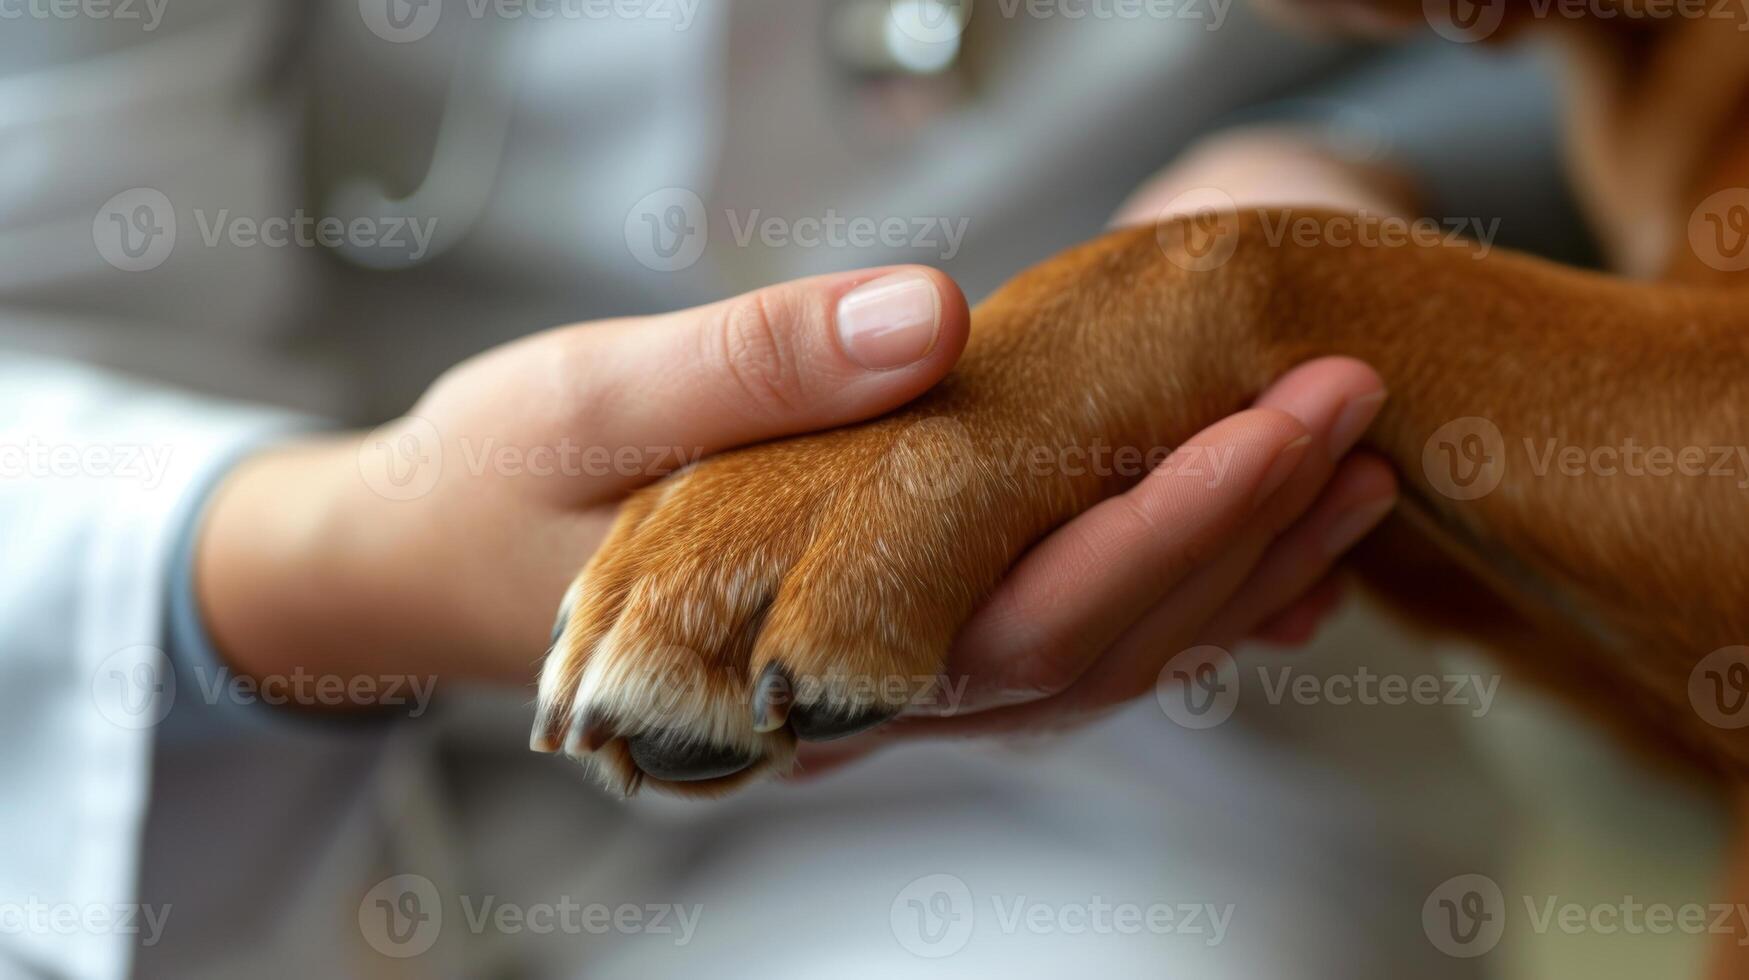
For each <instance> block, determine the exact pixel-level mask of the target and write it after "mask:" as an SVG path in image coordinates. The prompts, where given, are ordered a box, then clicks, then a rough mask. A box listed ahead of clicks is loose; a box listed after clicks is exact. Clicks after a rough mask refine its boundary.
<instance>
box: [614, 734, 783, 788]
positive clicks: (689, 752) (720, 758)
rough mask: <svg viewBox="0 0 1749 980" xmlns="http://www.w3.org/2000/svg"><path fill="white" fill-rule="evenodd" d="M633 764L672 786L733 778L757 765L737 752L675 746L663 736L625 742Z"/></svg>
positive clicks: (656, 735) (641, 736)
mask: <svg viewBox="0 0 1749 980" xmlns="http://www.w3.org/2000/svg"><path fill="white" fill-rule="evenodd" d="M626 748H628V749H630V750H631V754H632V761H633V762H635V763H637V766H638V768H639V769H641V770H643V771H644V772H645V773H648V774H649V775H651V776H654V777H655V778H657V779H663V780H667V781H668V782H674V783H686V782H696V781H698V780H701V779H716V778H718V777H719V776H732V775H734V774H735V773H738V772H740V771H741V770H743V769H746V768H747V767H748V766H751V765H752V764H753V763H755V762H757V761H759V759H758V756H749V755H747V754H745V753H744V752H743V751H742V750H740V749H730V748H723V747H721V746H716V745H701V744H699V743H697V742H692V743H686V742H679V743H677V742H675V741H674V740H673V738H672V737H669V736H666V735H665V734H664V733H662V732H652V733H648V734H644V735H636V736H633V737H631V738H628V739H626Z"/></svg>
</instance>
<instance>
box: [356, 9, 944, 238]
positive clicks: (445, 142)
mask: <svg viewBox="0 0 1749 980" xmlns="http://www.w3.org/2000/svg"><path fill="white" fill-rule="evenodd" d="M971 10H972V0H839V3H838V5H837V6H836V8H835V9H834V10H833V12H832V15H831V20H830V24H831V32H830V35H831V36H830V37H829V38H828V44H829V46H830V48H831V50H832V53H833V56H834V60H835V61H836V62H837V64H838V65H839V66H840V67H841V68H842V69H843V70H845V71H847V72H850V73H854V74H858V75H873V76H879V75H912V76H919V75H935V74H940V73H944V72H947V71H949V70H951V69H952V68H953V67H954V66H955V65H956V64H957V63H958V62H959V60H960V58H961V55H962V53H963V50H964V34H965V30H966V27H967V26H968V24H969V22H970V17H971ZM515 43H516V37H515V35H514V33H513V30H509V29H497V30H483V31H474V32H469V33H468V34H467V35H466V36H464V37H462V38H461V39H460V50H459V51H458V53H457V56H456V67H455V71H454V73H453V74H452V75H451V77H450V82H449V86H448V90H447V92H446V93H445V96H444V105H443V110H442V112H441V114H440V116H439V122H438V126H437V134H436V137H435V139H434V145H433V147H432V152H431V156H430V160H431V162H430V165H429V166H428V168H427V169H426V172H425V175H424V176H423V177H422V178H421V179H420V181H419V183H418V184H417V186H416V187H415V188H414V190H413V191H412V192H411V193H409V194H407V195H406V196H405V197H399V198H397V197H391V196H390V195H389V193H388V191H387V189H386V188H385V187H384V186H383V183H382V182H381V181H380V180H378V179H376V178H374V177H371V176H368V175H358V176H353V177H350V178H347V179H344V180H342V181H340V182H339V183H338V184H337V185H335V186H334V188H333V189H332V190H331V191H330V192H329V193H328V194H327V195H326V197H325V199H324V201H323V202H322V204H323V208H322V210H323V213H325V214H328V215H333V216H335V217H338V218H340V219H341V220H342V221H344V222H350V221H352V220H354V219H358V218H363V219H367V220H372V221H376V222H387V221H408V220H415V219H421V218H423V219H426V220H430V219H433V218H435V219H436V220H435V221H434V222H433V234H432V240H431V242H430V245H429V247H428V248H427V249H426V250H425V251H424V252H423V254H418V255H414V254H410V253H408V252H404V251H401V250H391V249H382V248H370V247H364V246H362V245H360V244H359V243H357V242H353V241H350V240H348V241H345V242H343V243H341V244H340V245H338V246H337V247H336V248H335V250H334V251H335V254H336V255H338V256H339V257H340V258H342V259H343V260H345V261H347V262H350V263H352V264H354V265H358V266H361V267H363V268H368V269H378V270H393V269H405V268H410V267H412V266H414V265H418V264H420V263H423V262H428V261H430V260H431V259H432V258H434V257H436V256H438V255H442V254H443V253H444V252H446V251H448V250H449V249H451V248H453V247H454V246H455V245H456V244H457V243H458V242H460V241H461V240H462V239H463V238H465V237H467V234H468V232H469V231H470V230H472V229H473V227H474V226H475V225H476V224H477V223H478V222H479V220H480V218H481V216H482V215H483V214H484V212H485V209H486V206H487V202H488V200H489V199H490V197H491V194H492V189H493V186H494V185H495V183H496V181H497V178H498V172H499V170H500V168H501V167H502V165H503V160H504V153H505V144H506V142H507V141H508V139H509V132H510V118H511V112H512V109H513V106H514V102H515V91H516V87H517V74H516V72H515V71H514V70H513V69H512V63H513V61H514V59H513V58H511V57H510V55H509V51H510V49H511V48H512V46H513V45H514V44H515ZM380 226H381V225H379V227H380Z"/></svg>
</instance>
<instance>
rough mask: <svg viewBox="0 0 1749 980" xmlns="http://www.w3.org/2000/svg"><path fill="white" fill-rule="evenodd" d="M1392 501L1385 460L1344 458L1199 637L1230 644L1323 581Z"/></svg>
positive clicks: (1391, 483) (1392, 487)
mask: <svg viewBox="0 0 1749 980" xmlns="http://www.w3.org/2000/svg"><path fill="white" fill-rule="evenodd" d="M1396 502H1397V479H1396V475H1395V474H1393V473H1392V472H1391V468H1390V466H1389V465H1388V464H1386V463H1385V462H1384V461H1383V460H1381V459H1378V458H1376V457H1371V456H1356V457H1354V458H1353V459H1350V460H1348V461H1347V462H1346V463H1344V464H1343V467H1342V470H1341V471H1340V472H1339V473H1337V475H1336V477H1335V478H1334V479H1332V480H1331V481H1330V486H1329V488H1328V489H1326V490H1325V492H1324V495H1323V496H1322V497H1321V498H1319V500H1318V502H1317V504H1315V505H1314V506H1313V507H1312V509H1311V511H1310V512H1308V513H1307V514H1306V516H1305V518H1303V519H1302V520H1301V521H1300V522H1299V523H1298V524H1296V525H1294V527H1292V528H1290V529H1289V530H1288V531H1287V533H1285V534H1283V535H1282V536H1281V537H1279V538H1277V539H1276V540H1275V542H1274V543H1273V544H1271V545H1270V546H1269V550H1268V552H1266V553H1265V554H1264V556H1263V558H1262V560H1261V561H1259V562H1258V563H1257V567H1256V568H1254V569H1253V570H1252V572H1251V577H1250V578H1249V579H1247V580H1246V582H1245V584H1244V585H1242V586H1241V587H1240V588H1239V590H1238V592H1237V593H1235V594H1234V596H1233V598H1232V599H1230V600H1228V602H1227V604H1226V606H1225V607H1224V608H1222V609H1221V611H1220V612H1218V613H1216V614H1215V617H1214V618H1213V619H1212V620H1210V622H1209V625H1208V627H1207V629H1206V630H1205V634H1204V637H1205V638H1204V640H1203V641H1202V642H1207V643H1214V644H1217V645H1223V646H1230V645H1232V644H1234V643H1237V642H1238V641H1239V640H1241V639H1243V638H1244V637H1245V636H1246V635H1247V634H1249V633H1251V632H1252V631H1254V630H1256V629H1257V628H1258V626H1259V625H1260V624H1262V623H1263V622H1265V621H1267V620H1269V619H1270V618H1271V617H1274V616H1276V615H1279V614H1281V613H1283V612H1285V611H1286V610H1287V609H1288V607H1289V606H1291V605H1293V604H1294V602H1295V600H1297V599H1298V598H1299V597H1300V596H1302V595H1305V594H1306V593H1308V592H1309V591H1310V590H1311V589H1312V588H1313V587H1314V586H1316V585H1317V584H1318V583H1319V582H1320V581H1323V580H1324V579H1325V578H1326V577H1327V576H1328V575H1329V574H1330V570H1331V569H1332V568H1333V567H1334V566H1335V563H1336V562H1337V561H1339V560H1340V559H1341V558H1342V556H1343V555H1344V554H1346V553H1347V552H1348V549H1350V548H1352V547H1354V545H1355V544H1356V543H1358V542H1359V541H1360V539H1361V538H1363V537H1365V536H1366V534H1367V533H1368V532H1369V531H1371V530H1372V529H1373V528H1375V527H1377V526H1378V525H1379V522H1381V521H1383V520H1384V519H1385V517H1386V516H1387V515H1388V514H1389V513H1390V512H1391V508H1392V507H1393V506H1395V505H1396ZM1314 612H1317V613H1320V614H1321V613H1323V612H1328V608H1325V609H1321V610H1314ZM1314 622H1315V620H1314Z"/></svg>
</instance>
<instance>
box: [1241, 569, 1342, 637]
mask: <svg viewBox="0 0 1749 980" xmlns="http://www.w3.org/2000/svg"><path fill="white" fill-rule="evenodd" d="M1346 591H1347V590H1346V589H1345V588H1344V587H1343V582H1342V579H1341V578H1340V577H1339V576H1338V575H1336V574H1331V575H1329V576H1328V577H1326V578H1325V579H1324V581H1322V582H1319V583H1318V584H1317V585H1314V586H1312V588H1311V589H1310V590H1308V591H1307V592H1306V594H1305V595H1303V596H1300V597H1299V598H1298V599H1295V600H1294V601H1293V602H1291V603H1289V604H1288V607H1287V608H1286V609H1283V610H1282V611H1281V612H1278V613H1276V614H1275V615H1273V616H1271V617H1269V618H1268V619H1266V620H1264V621H1263V622H1262V623H1260V624H1258V626H1257V628H1256V629H1254V630H1252V631H1251V635H1250V637H1248V639H1251V640H1255V641H1257V642H1258V643H1267V644H1269V645H1271V646H1280V647H1299V646H1304V645H1306V644H1307V643H1310V642H1311V640H1312V637H1313V636H1315V635H1317V631H1318V628H1319V627H1320V626H1322V625H1323V624H1324V620H1325V618H1327V617H1328V616H1329V615H1330V614H1331V613H1332V612H1334V611H1335V610H1336V608H1337V607H1338V606H1339V605H1341V604H1342V599H1343V597H1344V595H1345V594H1346Z"/></svg>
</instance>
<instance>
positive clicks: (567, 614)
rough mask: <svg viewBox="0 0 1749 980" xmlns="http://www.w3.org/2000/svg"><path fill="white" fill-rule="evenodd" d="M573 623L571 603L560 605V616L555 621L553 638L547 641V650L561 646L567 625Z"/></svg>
mask: <svg viewBox="0 0 1749 980" xmlns="http://www.w3.org/2000/svg"><path fill="white" fill-rule="evenodd" d="M570 621H571V606H570V604H569V603H563V602H562V603H560V604H559V615H558V616H557V617H556V618H555V619H554V620H553V636H552V639H550V640H548V641H547V649H548V650H551V649H552V648H553V647H556V646H558V645H559V637H561V636H564V635H565V624H566V623H568V622H570Z"/></svg>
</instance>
